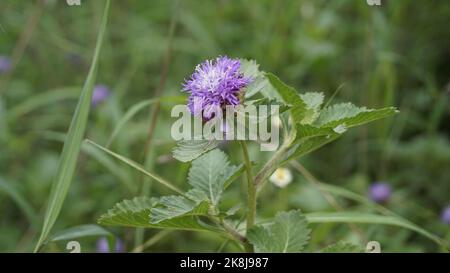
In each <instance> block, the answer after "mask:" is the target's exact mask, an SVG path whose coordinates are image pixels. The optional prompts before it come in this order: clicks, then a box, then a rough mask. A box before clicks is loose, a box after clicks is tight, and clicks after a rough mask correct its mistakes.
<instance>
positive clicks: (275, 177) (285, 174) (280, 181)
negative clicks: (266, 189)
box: [269, 168, 292, 188]
mask: <svg viewBox="0 0 450 273" xmlns="http://www.w3.org/2000/svg"><path fill="white" fill-rule="evenodd" d="M269 180H270V182H272V183H273V184H274V185H275V186H277V187H280V188H284V187H286V186H287V185H289V184H290V183H291V182H292V173H291V171H290V170H289V169H288V168H278V169H276V170H275V172H273V174H272V175H271V176H270V178H269Z"/></svg>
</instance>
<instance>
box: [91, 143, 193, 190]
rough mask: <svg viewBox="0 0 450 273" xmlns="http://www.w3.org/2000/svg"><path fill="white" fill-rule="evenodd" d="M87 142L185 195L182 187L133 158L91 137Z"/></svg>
mask: <svg viewBox="0 0 450 273" xmlns="http://www.w3.org/2000/svg"><path fill="white" fill-rule="evenodd" d="M86 143H88V144H91V145H93V146H94V147H97V148H98V149H100V150H102V151H103V152H105V153H107V154H109V155H111V156H113V157H115V158H117V159H119V160H120V161H122V162H124V163H126V164H127V165H129V166H131V167H133V168H134V169H136V170H138V171H140V172H141V173H143V174H145V175H146V176H148V177H150V178H153V179H154V180H156V181H157V182H158V183H160V184H162V185H164V186H166V187H167V188H169V189H171V190H173V191H175V192H177V193H179V194H181V195H184V193H183V192H182V191H181V190H180V189H178V188H177V187H176V186H174V185H172V184H171V183H170V182H168V181H166V180H165V179H163V178H162V177H160V176H158V175H156V174H153V173H151V172H149V171H147V170H145V168H144V167H143V166H142V165H140V164H138V163H136V162H134V161H133V160H131V159H129V158H126V157H124V156H121V155H119V154H116V153H115V152H113V151H111V150H108V149H106V148H105V147H103V146H101V145H98V144H97V143H95V142H93V141H91V140H89V139H86Z"/></svg>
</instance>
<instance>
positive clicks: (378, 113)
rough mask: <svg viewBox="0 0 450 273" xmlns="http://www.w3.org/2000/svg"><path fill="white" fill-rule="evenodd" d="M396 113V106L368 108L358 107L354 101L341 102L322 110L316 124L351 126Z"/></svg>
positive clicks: (321, 125)
mask: <svg viewBox="0 0 450 273" xmlns="http://www.w3.org/2000/svg"><path fill="white" fill-rule="evenodd" d="M396 113H398V111H397V110H396V109H395V108H394V107H387V108H382V109H368V108H366V107H357V106H355V105H353V104H352V103H340V104H335V105H332V106H330V107H327V108H325V109H324V110H322V111H321V112H320V115H319V117H318V118H317V120H316V121H315V122H314V125H315V126H317V127H336V126H338V125H341V124H345V126H346V127H348V128H349V127H353V126H358V125H362V124H365V123H368V122H371V121H374V120H377V119H382V118H385V117H388V116H391V115H394V114H396Z"/></svg>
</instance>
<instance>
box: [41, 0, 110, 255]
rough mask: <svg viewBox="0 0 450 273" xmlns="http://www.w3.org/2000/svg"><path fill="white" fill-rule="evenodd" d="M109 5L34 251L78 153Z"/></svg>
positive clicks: (57, 206)
mask: <svg viewBox="0 0 450 273" xmlns="http://www.w3.org/2000/svg"><path fill="white" fill-rule="evenodd" d="M109 6H110V0H106V5H105V9H104V12H103V18H102V21H101V25H100V30H99V34H98V37H97V43H96V46H95V52H94V57H93V60H92V64H91V67H90V70H89V74H88V76H87V78H86V81H85V83H84V86H83V90H82V91H81V96H80V99H79V100H78V105H77V108H76V110H75V114H74V115H73V118H72V121H71V123H70V127H69V132H68V134H67V139H66V141H65V142H64V147H63V151H62V153H61V157H60V161H59V165H58V169H57V173H56V176H55V180H54V181H53V184H52V190H51V193H50V198H49V203H48V205H47V210H46V213H45V217H44V223H43V227H42V231H41V235H40V236H39V240H38V242H37V244H36V247H35V249H34V252H37V251H38V250H39V249H40V247H41V246H42V244H43V242H44V241H45V240H46V239H47V236H48V235H49V233H50V231H51V229H52V227H53V225H54V224H55V222H56V219H57V218H58V215H59V213H60V211H61V208H62V205H63V203H64V200H65V198H66V195H67V191H68V190H69V186H70V183H71V181H72V177H73V174H74V172H75V166H76V163H77V159H78V154H79V153H80V149H81V143H82V141H83V137H84V133H85V130H86V124H87V120H88V116H89V109H90V107H91V98H92V91H93V87H94V84H95V77H96V73H97V67H98V59H99V55H100V49H101V47H102V44H103V38H104V36H105V32H106V24H107V21H108V12H109Z"/></svg>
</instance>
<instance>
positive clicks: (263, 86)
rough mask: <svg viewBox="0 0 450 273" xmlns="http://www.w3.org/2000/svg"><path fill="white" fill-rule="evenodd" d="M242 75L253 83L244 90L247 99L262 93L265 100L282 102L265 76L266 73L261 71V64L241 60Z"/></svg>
mask: <svg viewBox="0 0 450 273" xmlns="http://www.w3.org/2000/svg"><path fill="white" fill-rule="evenodd" d="M240 70H241V73H243V74H244V76H245V77H250V78H251V79H252V81H251V82H250V84H248V85H247V86H246V87H245V88H244V94H245V98H246V99H248V98H251V97H253V96H254V95H256V94H258V93H261V94H262V95H263V96H264V97H265V98H267V99H270V100H273V99H276V98H277V100H278V101H280V99H279V97H278V95H277V93H276V91H275V89H273V87H272V86H271V84H270V83H269V81H268V80H267V78H266V77H265V75H264V72H262V71H260V70H259V64H257V63H256V61H254V60H245V59H241V69H240Z"/></svg>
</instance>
